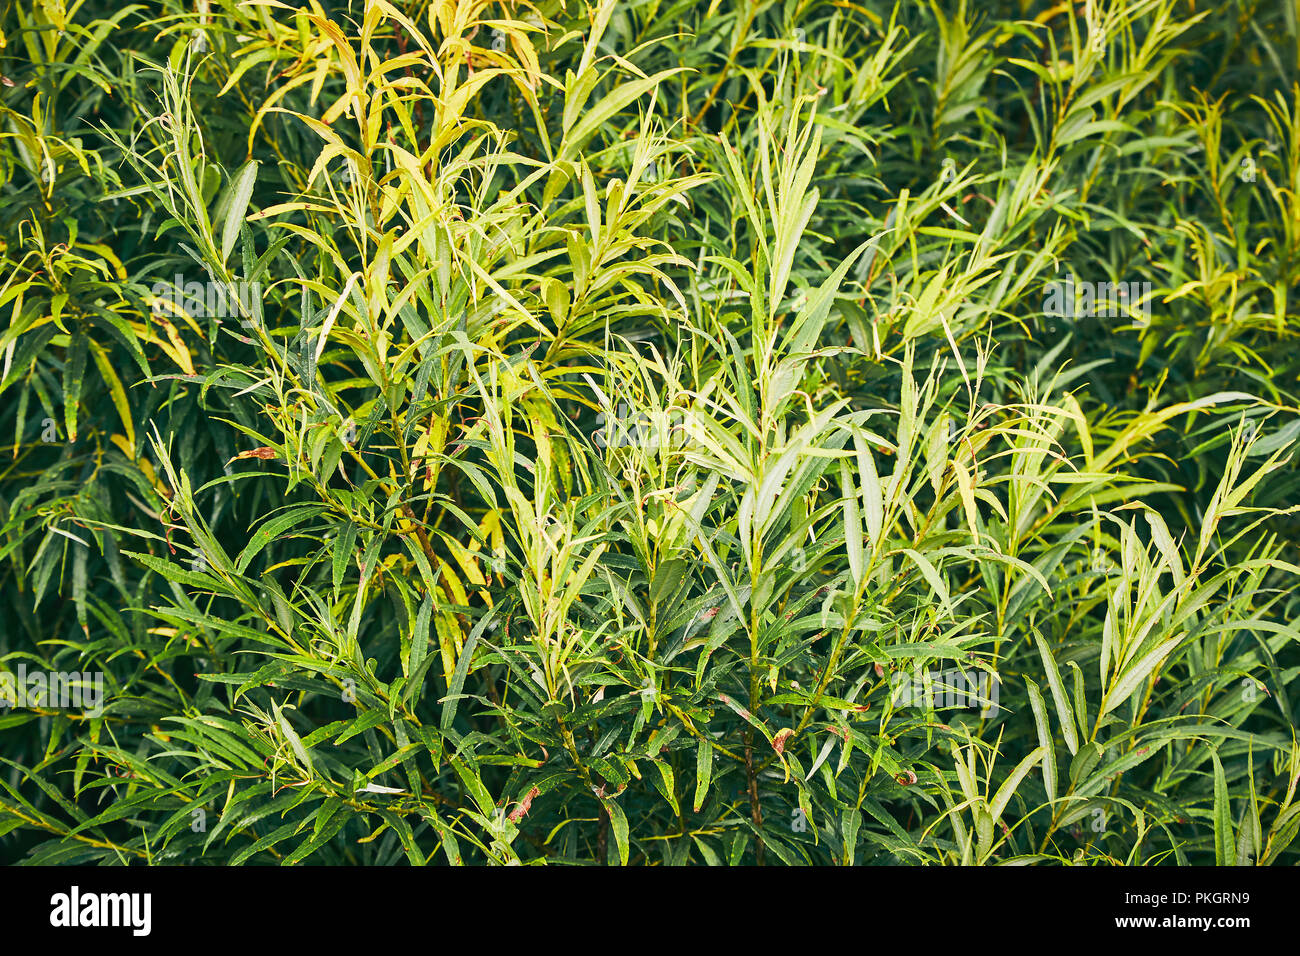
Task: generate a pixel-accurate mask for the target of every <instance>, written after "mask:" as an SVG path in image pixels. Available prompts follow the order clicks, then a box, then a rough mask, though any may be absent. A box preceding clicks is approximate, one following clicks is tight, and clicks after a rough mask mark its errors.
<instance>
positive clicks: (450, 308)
mask: <svg viewBox="0 0 1300 956" xmlns="http://www.w3.org/2000/svg"><path fill="white" fill-rule="evenodd" d="M1298 9H1300V7H1298V6H1297V4H1296V3H1295V2H1293V0H1284V2H1281V3H1278V2H1276V0H1273V2H1262V0H1243V2H1235V3H1227V2H1219V3H1216V4H1209V5H1207V4H1204V3H1198V4H1193V3H1190V2H1186V0H1096V2H1091V0H1090V2H1086V3H1085V2H1066V3H1034V2H1030V0H989V2H981V3H979V4H975V3H966V2H965V0H960V2H954V0H944V2H935V3H932V4H929V5H925V4H920V3H911V2H904V3H897V4H892V3H890V2H886V0H861V2H852V3H848V2H846V3H841V2H826V0H805V2H791V3H786V4H784V5H781V4H776V3H772V2H769V0H753V2H750V0H745V2H736V3H720V2H718V0H712V2H711V3H708V4H705V3H685V2H683V3H666V2H661V0H631V2H623V3H615V2H613V0H598V2H593V3H592V4H591V5H584V4H582V3H579V2H576V0H564V2H561V0H544V2H541V3H538V4H535V5H534V4H528V3H523V2H519V3H510V2H506V3H485V2H481V0H440V2H436V3H432V2H429V0H391V2H390V0H365V2H364V3H362V2H359V0H357V2H353V3H351V4H350V5H349V4H345V3H332V4H331V3H325V4H322V3H318V2H316V0H307V2H306V3H303V4H298V5H295V4H289V3H282V2H278V0H245V2H235V0H198V2H197V6H194V5H190V4H182V3H179V2H177V0H161V2H156V0H150V2H147V3H135V4H129V5H125V6H122V5H116V4H109V3H103V2H100V0H74V2H69V3H66V4H65V2H64V0H30V2H29V0H18V2H14V0H6V2H5V3H4V5H3V11H4V12H3V20H2V21H0V23H2V29H3V36H2V37H0V74H3V78H4V82H3V88H0V112H2V113H3V123H2V124H0V125H2V126H3V131H2V132H0V164H2V165H0V168H2V169H3V177H4V185H3V188H2V189H0V258H2V259H3V267H4V268H3V275H2V277H0V278H2V280H3V285H2V286H0V328H3V330H4V331H3V340H2V341H0V351H3V372H2V375H3V381H2V382H0V435H2V436H3V440H4V442H5V444H6V446H7V447H6V448H5V451H6V453H7V457H6V460H5V464H4V470H3V473H2V474H0V520H2V522H3V536H2V538H0V557H2V558H3V571H2V572H0V574H2V575H3V577H2V582H3V584H2V586H3V589H4V614H5V627H4V629H3V631H2V632H0V661H3V663H4V667H5V669H6V670H7V671H8V672H9V673H10V675H11V676H10V677H8V678H4V679H5V680H7V687H8V695H9V696H8V703H9V704H11V705H12V706H10V707H6V708H5V709H4V710H3V711H0V740H2V741H3V753H0V763H2V764H3V767H2V768H0V858H3V859H5V860H8V861H19V860H24V861H31V862H40V863H56V862H57V863H73V862H103V863H126V862H153V863H176V862H187V863H202V864H239V863H244V862H248V863H295V862H299V861H304V860H306V861H310V862H313V863H337V864H345V863H392V862H400V861H403V860H409V861H410V862H412V863H426V862H430V863H434V862H436V863H444V862H453V863H459V862H462V861H463V862H466V863H471V862H472V863H484V862H495V863H536V862H552V863H582V862H586V863H590V862H597V863H606V862H608V863H619V862H625V863H633V864H645V863H710V864H715V863H731V864H738V863H743V864H750V863H760V864H761V863H767V864H800V863H823V864H825V863H840V864H848V863H857V864H864V863H865V864H881V863H909V864H912V863H1003V862H1012V861H1015V862H1027V861H1045V862H1050V861H1060V862H1071V863H1120V862H1130V863H1161V862H1164V863H1173V862H1178V863H1215V862H1223V863H1233V862H1238V863H1244V862H1250V863H1289V864H1294V863H1296V862H1297V848H1296V847H1295V846H1293V845H1292V839H1293V837H1294V836H1295V833H1296V830H1297V827H1300V804H1298V803H1297V802H1296V800H1295V797H1296V793H1295V791H1296V784H1297V780H1298V779H1300V749H1298V748H1297V745H1296V741H1295V727H1296V719H1297V711H1296V706H1295V704H1294V703H1293V702H1292V701H1291V700H1290V696H1289V695H1290V693H1292V692H1294V690H1295V689H1296V679H1297V674H1298V673H1300V664H1298V660H1297V654H1296V638H1297V616H1298V612H1300V589H1298V588H1297V574H1300V568H1298V567H1297V565H1296V559H1297V554H1296V545H1297V541H1298V540H1300V536H1298V535H1297V533H1296V532H1297V528H1298V527H1300V523H1298V521H1297V516H1296V515H1295V514H1294V513H1293V511H1294V510H1295V508H1296V506H1295V505H1294V502H1296V501H1297V500H1298V498H1297V488H1298V487H1300V479H1298V474H1297V469H1296V447H1297V439H1298V438H1300V417H1298V415H1300V411H1298V409H1297V406H1296V401H1297V400H1296V383H1297V378H1298V377H1300V354H1298V353H1297V349H1296V333H1297V330H1298V328H1300V326H1298V324H1297V319H1296V318H1295V317H1294V316H1295V311H1296V308H1297V302H1296V290H1297V284H1298V282H1300V200H1298V199H1297V189H1298V188H1300V106H1298V104H1297V95H1298V89H1297V80H1298V79H1300V77H1298V76H1297V69H1296V68H1297V43H1298V40H1297V36H1298V34H1297V26H1296V15H1297V10H1298ZM1288 509H1291V510H1288ZM71 672H76V674H77V675H79V676H76V677H72V678H67V675H69V674H70V673H71ZM33 675H36V676H37V677H39V678H40V679H41V680H45V681H53V682H54V684H58V683H59V682H60V681H62V680H65V679H70V680H72V681H73V682H74V685H75V686H74V687H73V690H74V691H79V692H81V696H80V700H79V706H78V705H77V701H76V699H75V697H76V694H73V695H71V696H70V697H69V698H68V699H60V697H59V695H58V694H56V693H54V691H53V689H52V686H53V685H51V690H50V691H49V692H47V693H46V694H45V695H44V696H42V695H41V694H40V693H39V688H38V686H37V685H36V684H34V683H32V681H33V680H34V679H35V678H33ZM101 678H102V695H103V696H102V700H101V699H99V698H98V697H96V696H95V695H94V694H93V693H90V691H91V688H92V687H93V686H94V682H95V680H99V679H101ZM78 681H79V682H80V683H76V682H78ZM3 687H4V685H0V690H2V689H3ZM60 689H61V690H68V687H67V686H66V685H64V686H63V687H61V688H60ZM65 696H68V695H65ZM69 700H71V701H72V702H71V703H69Z"/></svg>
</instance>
